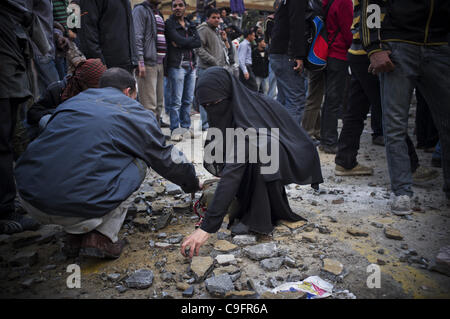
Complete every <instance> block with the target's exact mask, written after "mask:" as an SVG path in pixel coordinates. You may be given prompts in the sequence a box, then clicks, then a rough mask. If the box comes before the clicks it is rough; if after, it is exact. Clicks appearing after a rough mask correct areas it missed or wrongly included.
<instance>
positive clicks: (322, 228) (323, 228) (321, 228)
mask: <svg viewBox="0 0 450 319" xmlns="http://www.w3.org/2000/svg"><path fill="white" fill-rule="evenodd" d="M318 229H319V233H321V234H331V230H329V229H328V228H327V227H326V226H319V227H318Z"/></svg>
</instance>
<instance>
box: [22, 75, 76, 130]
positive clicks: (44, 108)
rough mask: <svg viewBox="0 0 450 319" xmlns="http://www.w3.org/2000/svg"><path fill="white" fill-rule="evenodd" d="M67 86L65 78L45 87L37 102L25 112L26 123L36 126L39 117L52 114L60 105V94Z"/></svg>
mask: <svg viewBox="0 0 450 319" xmlns="http://www.w3.org/2000/svg"><path fill="white" fill-rule="evenodd" d="M66 85H67V77H66V78H64V79H63V80H62V81H56V82H53V83H52V84H50V85H49V86H48V87H47V90H46V91H45V92H44V94H42V96H41V97H40V98H39V100H38V101H37V102H36V103H34V104H33V105H32V106H31V107H30V109H29V110H28V112H27V122H28V124H30V125H34V124H38V123H39V120H40V119H41V117H43V116H44V115H47V114H53V113H54V112H55V109H56V107H57V106H58V105H60V104H61V94H62V91H63V90H64V88H65V87H66Z"/></svg>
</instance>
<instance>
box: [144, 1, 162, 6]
mask: <svg viewBox="0 0 450 319" xmlns="http://www.w3.org/2000/svg"><path fill="white" fill-rule="evenodd" d="M147 1H148V2H149V3H151V4H153V5H155V6H157V5H158V4H160V3H161V0H147Z"/></svg>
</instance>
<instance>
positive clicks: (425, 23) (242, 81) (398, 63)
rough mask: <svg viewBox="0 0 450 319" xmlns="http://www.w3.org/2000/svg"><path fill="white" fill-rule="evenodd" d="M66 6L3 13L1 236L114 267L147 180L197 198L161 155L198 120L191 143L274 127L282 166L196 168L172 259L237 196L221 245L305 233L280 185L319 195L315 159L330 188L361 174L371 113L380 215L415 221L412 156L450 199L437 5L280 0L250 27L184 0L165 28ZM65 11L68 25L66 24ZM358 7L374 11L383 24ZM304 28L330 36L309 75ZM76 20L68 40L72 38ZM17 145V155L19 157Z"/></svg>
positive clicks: (112, 11) (58, 1) (11, 3)
mask: <svg viewBox="0 0 450 319" xmlns="http://www.w3.org/2000/svg"><path fill="white" fill-rule="evenodd" d="M69 2H70V1H68V0H39V1H37V0H5V1H3V2H2V3H1V4H0V9H1V10H0V35H1V37H0V57H1V61H2V62H1V63H2V65H1V67H0V90H1V93H0V114H1V115H0V139H1V140H0V166H1V167H0V173H1V182H0V186H1V189H0V191H1V197H0V233H6V234H12V233H16V232H21V231H24V230H34V229H37V228H38V227H39V225H40V224H43V223H54V224H60V225H63V226H64V229H65V231H66V232H67V234H68V236H67V239H66V242H65V246H64V247H65V252H66V253H67V254H68V255H71V256H72V255H73V256H78V255H83V256H89V257H98V258H117V257H119V256H120V253H121V251H122V249H123V247H124V245H125V243H124V242H123V241H121V240H119V238H118V233H119V230H120V228H121V226H122V224H123V222H124V219H125V216H126V212H127V207H128V206H127V205H128V204H129V200H130V196H131V194H132V193H133V192H134V191H136V190H137V189H138V188H139V186H140V184H141V183H142V181H143V179H144V178H145V175H146V169H147V167H151V168H152V169H154V170H155V171H156V172H157V173H158V174H160V175H161V176H163V177H164V178H166V179H168V180H170V181H172V182H174V183H176V184H178V185H180V186H181V187H182V189H183V190H184V191H185V192H187V193H192V192H196V191H198V190H200V189H202V183H200V182H199V179H198V178H197V177H196V173H195V168H194V166H193V165H192V163H189V162H188V161H187V159H186V158H185V156H184V154H182V153H181V152H179V151H178V150H177V149H176V147H175V146H174V145H173V144H170V143H167V144H166V141H168V140H172V141H173V142H179V141H181V140H183V139H185V138H193V137H194V132H193V127H192V123H191V116H192V115H193V114H194V113H196V112H198V113H200V118H201V129H202V131H208V129H209V128H219V130H221V131H223V132H224V131H225V129H226V128H242V129H248V128H258V129H261V128H268V129H269V128H279V129H280V136H279V141H280V143H279V145H280V163H281V164H280V165H281V166H280V169H279V170H278V171H277V172H276V173H275V174H270V175H264V174H262V173H261V172H260V168H261V164H260V163H259V164H258V163H256V164H253V163H248V161H247V162H246V163H232V164H228V163H227V164H225V165H223V163H222V165H219V164H217V163H215V164H213V165H209V166H207V165H206V164H205V168H207V169H208V168H210V169H208V171H210V172H211V173H212V174H213V175H216V176H218V177H220V182H219V185H218V187H217V191H216V195H215V196H214V200H213V203H211V205H209V207H208V210H207V212H206V214H205V216H204V218H203V221H202V223H201V225H200V227H199V228H198V229H197V230H195V232H194V233H193V234H191V235H190V236H188V237H187V238H186V239H185V241H184V242H183V245H182V250H181V252H182V254H183V255H187V254H188V255H190V256H191V257H192V256H193V254H194V253H195V254H198V250H199V248H200V247H201V246H202V245H203V244H204V243H205V242H206V240H207V239H208V237H209V235H210V234H211V233H214V232H216V231H217V230H218V228H219V227H220V225H221V223H222V220H223V218H224V216H225V214H226V212H227V210H228V206H229V205H230V203H231V201H232V200H233V199H234V198H237V199H240V201H241V202H240V204H241V205H240V207H241V208H240V211H239V213H238V214H237V215H235V217H236V223H235V225H232V226H233V227H232V232H233V233H234V234H243V233H248V232H251V231H252V232H257V233H270V232H271V231H272V230H273V227H274V226H275V225H276V222H277V221H278V220H279V219H288V220H298V219H299V218H302V217H300V216H298V215H296V214H294V213H293V212H292V210H291V209H290V207H289V203H288V200H287V197H286V193H285V191H284V185H287V184H290V183H297V184H301V185H307V184H310V185H311V186H312V187H313V188H315V189H318V187H319V184H320V183H322V182H323V179H322V173H321V169H320V160H319V156H318V150H319V151H321V152H324V153H327V154H335V163H336V166H335V174H336V175H338V176H356V175H371V174H373V168H371V167H366V166H364V165H362V164H359V163H358V161H357V155H358V150H359V147H360V138H361V134H362V132H363V128H364V121H365V120H366V118H367V116H368V114H369V113H370V118H371V128H372V131H373V132H372V143H373V144H374V145H378V146H380V151H382V148H381V147H383V146H384V147H385V150H386V158H387V164H388V169H389V178H390V181H391V191H392V193H393V196H392V201H391V210H392V212H393V213H394V214H396V215H406V214H410V213H411V197H412V196H413V189H412V185H413V183H421V182H426V181H429V180H432V179H434V178H436V177H437V176H438V172H437V171H436V170H435V169H431V168H429V167H427V166H428V165H421V164H420V163H419V159H418V156H417V153H416V152H417V151H416V149H423V150H424V151H425V152H432V153H433V156H432V162H431V165H432V166H435V167H442V169H443V175H444V187H443V190H444V192H445V194H446V198H447V200H448V201H450V141H449V139H450V124H449V123H450V107H449V105H448V104H449V101H450V96H449V95H450V81H448V74H449V72H450V48H449V45H448V40H449V31H450V27H449V25H448V22H447V21H446V20H447V19H448V16H450V4H449V3H448V2H447V1H445V0H436V1H434V2H433V4H432V5H430V3H429V2H428V1H416V2H414V4H410V3H409V2H408V1H406V0H404V1H403V0H400V1H397V2H395V3H394V2H387V3H386V2H385V1H376V0H354V1H353V2H352V0H316V1H315V0H312V1H299V0H276V1H274V5H273V9H274V10H273V11H274V13H273V14H270V15H268V16H265V15H264V16H261V19H260V21H258V22H257V23H254V25H250V26H249V25H248V24H245V23H244V20H245V17H246V15H247V11H246V9H245V4H244V1H243V0H232V1H230V9H228V8H220V9H219V8H216V1H210V0H197V6H196V8H195V9H196V11H194V13H191V14H189V15H188V14H187V12H186V9H187V4H186V1H185V0H172V1H171V11H172V13H171V15H170V16H169V17H167V18H166V17H164V15H163V14H162V12H161V11H160V10H161V8H160V4H161V0H143V2H142V3H139V4H136V5H135V6H134V7H132V6H131V4H130V2H129V0H72V1H71V3H69ZM314 2H315V3H316V4H319V8H320V9H319V10H318V11H312V6H311V3H314ZM71 4H74V5H76V6H78V8H79V16H76V15H75V16H73V15H71V14H70V10H69V13H68V8H70V5H71ZM369 5H377V6H378V7H379V8H380V10H381V13H382V14H381V15H380V17H379V19H380V24H381V25H380V26H378V27H373V26H371V22H370V21H369V20H370V19H373V17H370V10H369V11H368V7H369ZM316 8H317V7H316ZM73 12H75V13H76V12H77V10H75V11H73ZM313 13H314V14H317V15H318V16H320V17H321V19H322V21H323V22H324V26H325V33H326V38H327V45H328V52H327V58H326V67H325V68H322V69H313V68H309V67H308V54H309V53H310V52H309V50H310V49H309V48H310V46H311V39H310V38H308V37H306V36H305V34H307V31H308V28H310V24H309V21H310V20H309V18H310V17H311V15H312V14H313ZM386 13H389V14H386ZM77 19H80V21H78V22H79V23H80V25H79V26H80V27H76V26H74V24H73V23H69V21H72V22H73V21H75V22H76V21H77ZM75 25H76V23H75ZM312 44H314V43H312ZM412 99H415V100H416V101H417V114H416V129H415V132H416V136H417V144H416V145H414V142H413V141H412V138H411V137H410V136H409V135H408V117H409V108H410V104H411V101H412ZM164 113H165V114H167V116H168V119H169V123H165V122H164V121H163V118H164V116H163V115H164ZM338 119H342V123H343V126H342V130H341V131H340V132H339V131H338ZM164 127H168V128H170V132H171V134H170V136H166V135H165V134H163V132H162V128H164ZM18 131H22V133H23V132H25V133H23V134H19V133H18ZM23 135H25V136H23ZM224 136H225V134H224ZM18 137H20V138H21V139H22V140H25V141H26V142H27V143H28V142H29V144H28V147H26V149H25V150H24V151H23V152H22V154H18V152H17V150H15V148H14V145H13V140H15V139H17V138H18ZM208 137H209V135H208ZM208 137H207V140H208ZM174 154H176V157H178V160H175V159H174ZM223 155H224V157H226V156H225V155H226V154H225V153H224V154H223ZM246 156H248V154H247V153H246ZM24 212H27V213H28V214H24ZM30 216H31V217H30ZM187 247H189V248H190V250H189V252H186V251H185V249H186V248H187Z"/></svg>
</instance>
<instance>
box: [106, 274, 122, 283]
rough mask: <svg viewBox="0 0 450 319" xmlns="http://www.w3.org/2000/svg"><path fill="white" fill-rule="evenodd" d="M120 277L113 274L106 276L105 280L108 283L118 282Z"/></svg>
mask: <svg viewBox="0 0 450 319" xmlns="http://www.w3.org/2000/svg"><path fill="white" fill-rule="evenodd" d="M120 276H121V275H120V274H118V273H114V274H108V276H107V278H108V280H109V281H112V282H115V281H117V280H119V278H120Z"/></svg>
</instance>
